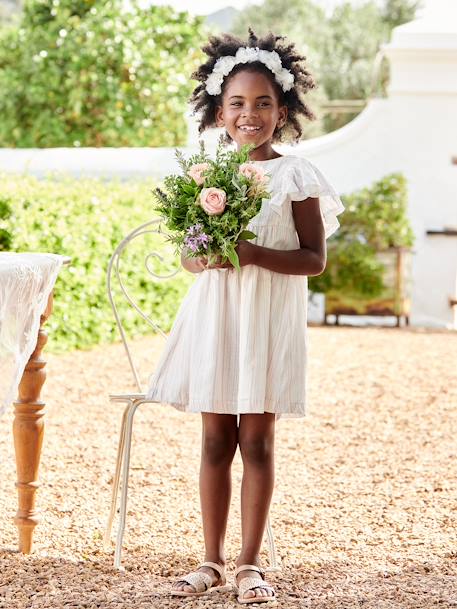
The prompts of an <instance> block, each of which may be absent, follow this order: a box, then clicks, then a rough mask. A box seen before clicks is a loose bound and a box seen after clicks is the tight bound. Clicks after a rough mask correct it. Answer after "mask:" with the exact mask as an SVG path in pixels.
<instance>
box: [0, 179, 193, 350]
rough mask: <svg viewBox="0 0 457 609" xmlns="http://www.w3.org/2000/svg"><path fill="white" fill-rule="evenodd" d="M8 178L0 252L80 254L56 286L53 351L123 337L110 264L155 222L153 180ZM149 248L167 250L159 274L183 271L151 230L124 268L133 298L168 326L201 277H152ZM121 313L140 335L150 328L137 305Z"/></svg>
mask: <svg viewBox="0 0 457 609" xmlns="http://www.w3.org/2000/svg"><path fill="white" fill-rule="evenodd" d="M0 177H1V187H0V250H1V249H3V250H6V249H9V250H11V251H27V252H52V253H57V254H64V255H66V256H69V257H71V259H72V263H71V266H69V267H65V268H64V269H62V271H61V273H60V275H59V278H58V280H57V283H56V288H55V304H54V312H53V315H52V316H51V318H50V319H49V321H48V323H47V327H48V329H49V347H48V350H50V351H55V352H60V351H64V350H68V349H75V348H87V347H91V346H93V345H95V344H99V343H106V342H111V341H114V340H118V339H119V336H118V334H117V329H116V327H115V325H114V317H113V314H112V312H111V307H110V305H109V302H108V297H107V292H106V271H107V266H108V261H109V258H110V256H111V254H112V253H113V251H114V249H115V247H116V246H117V245H118V243H119V242H120V241H121V239H122V238H123V237H124V236H125V235H126V234H127V233H128V232H130V231H131V230H132V229H134V228H135V227H136V226H138V225H140V224H142V223H143V222H147V221H148V220H151V219H153V217H154V216H153V213H152V204H153V198H152V193H151V191H152V188H153V187H154V184H153V182H149V181H144V182H138V181H135V182H107V183H104V182H102V181H100V180H96V179H84V180H79V181H76V180H74V179H70V178H65V179H47V180H42V181H40V180H37V179H36V178H33V177H22V176H21V177H11V176H7V175H3V176H0ZM145 249H146V251H150V252H152V251H158V250H159V251H160V252H161V254H163V255H164V262H163V263H161V262H160V261H158V260H157V259H156V258H151V259H150V263H151V266H152V268H153V270H154V271H155V272H157V273H159V274H160V273H161V274H165V273H167V272H171V271H173V270H174V269H176V268H179V266H180V265H179V260H178V259H177V257H176V255H175V253H174V250H173V248H171V246H170V245H169V244H168V243H165V242H164V240H163V237H161V236H158V235H146V236H145V238H144V241H142V242H141V243H140V241H137V242H134V243H132V244H131V246H129V248H128V249H127V251H126V254H127V255H126V257H125V264H124V267H123V268H125V275H124V274H123V273H122V275H123V276H124V277H125V280H126V286H127V288H128V289H129V291H130V292H131V294H132V296H133V297H134V298H135V299H136V300H137V302H138V304H139V306H140V307H141V308H142V309H144V310H145V312H146V313H148V314H150V316H151V317H152V318H153V319H154V320H156V321H157V322H158V323H159V325H160V327H161V328H162V329H163V330H164V331H167V330H169V329H170V327H171V325H172V322H173V319H174V317H175V315H176V312H177V309H178V307H179V304H180V302H181V300H182V298H183V296H184V294H185V293H186V291H187V289H188V287H189V285H190V284H191V283H192V281H193V277H192V275H190V274H189V273H187V272H186V271H181V272H179V273H178V274H177V275H176V277H174V278H173V279H169V280H159V279H155V278H153V277H151V276H150V275H149V274H148V273H147V271H146V270H145V268H144V251H145ZM121 270H122V267H121ZM121 302H124V301H123V300H122V299H121ZM121 313H122V317H123V320H124V321H125V325H126V328H127V329H128V331H129V332H130V333H131V335H132V336H139V335H141V334H145V333H146V332H148V331H150V330H148V326H147V324H145V323H144V322H143V321H142V320H141V318H140V316H139V315H138V313H136V312H135V311H134V310H133V309H131V308H130V307H128V306H126V305H124V306H122V308H121Z"/></svg>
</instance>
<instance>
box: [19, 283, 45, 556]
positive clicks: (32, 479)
mask: <svg viewBox="0 0 457 609" xmlns="http://www.w3.org/2000/svg"><path fill="white" fill-rule="evenodd" d="M52 302H53V293H52V292H51V294H50V295H49V299H48V304H47V306H46V310H45V312H44V313H43V315H42V316H41V318H40V329H39V331H38V339H37V344H36V347H35V350H34V352H33V353H32V355H31V356H30V359H29V361H28V363H27V366H26V367H25V370H24V374H23V375H22V379H21V382H20V384H19V391H18V394H19V395H18V399H17V401H16V402H14V408H15V416H14V422H13V436H14V449H15V452H16V470H17V483H16V486H17V489H18V495H19V501H18V511H17V514H16V518H15V520H14V521H15V523H16V525H17V526H18V529H19V551H20V552H23V553H24V554H29V553H30V552H31V551H32V537H33V530H34V528H35V526H36V525H37V524H38V522H39V512H38V510H36V509H35V492H36V490H37V488H38V467H39V465H40V456H41V446H42V443H43V432H44V406H45V404H44V402H42V401H41V400H40V393H41V388H42V387H43V384H44V381H45V380H46V371H45V369H44V367H45V366H46V361H45V360H44V359H42V357H41V352H42V350H43V348H44V346H45V344H46V342H47V340H48V337H47V334H46V332H45V331H44V330H43V325H44V323H45V322H46V320H47V319H48V317H49V316H50V315H51V312H52Z"/></svg>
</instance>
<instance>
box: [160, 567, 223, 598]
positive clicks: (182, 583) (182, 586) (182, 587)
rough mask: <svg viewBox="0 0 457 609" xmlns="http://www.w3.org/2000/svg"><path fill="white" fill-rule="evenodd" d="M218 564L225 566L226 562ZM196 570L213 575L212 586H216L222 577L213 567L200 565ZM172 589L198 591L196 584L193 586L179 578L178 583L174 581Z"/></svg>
mask: <svg viewBox="0 0 457 609" xmlns="http://www.w3.org/2000/svg"><path fill="white" fill-rule="evenodd" d="M217 564H219V565H221V567H224V566H225V565H224V563H220V562H218V563H217ZM195 571H200V572H201V573H207V574H208V575H209V576H210V577H211V585H212V586H215V585H216V584H217V583H218V582H219V580H220V579H221V577H220V575H219V573H218V572H217V571H216V570H215V569H213V568H211V567H199V568H198V569H196V570H195ZM172 589H173V590H180V591H181V590H182V591H184V592H195V591H196V590H195V586H191V585H190V584H189V583H188V582H186V581H183V580H178V581H177V582H176V583H174V584H173V586H172Z"/></svg>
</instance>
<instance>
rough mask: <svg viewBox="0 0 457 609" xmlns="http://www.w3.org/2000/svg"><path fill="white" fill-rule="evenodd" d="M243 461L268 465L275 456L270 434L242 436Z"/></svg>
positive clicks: (241, 450)
mask: <svg viewBox="0 0 457 609" xmlns="http://www.w3.org/2000/svg"><path fill="white" fill-rule="evenodd" d="M240 452H241V456H242V458H243V461H247V462H248V463H251V464H252V465H266V464H267V463H269V462H270V461H271V459H272V458H273V441H272V439H271V438H269V437H268V436H253V437H248V438H243V439H241V438H240Z"/></svg>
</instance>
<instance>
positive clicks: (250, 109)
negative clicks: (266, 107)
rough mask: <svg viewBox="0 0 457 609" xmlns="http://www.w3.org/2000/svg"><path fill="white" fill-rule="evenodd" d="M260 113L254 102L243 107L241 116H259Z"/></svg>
mask: <svg viewBox="0 0 457 609" xmlns="http://www.w3.org/2000/svg"><path fill="white" fill-rule="evenodd" d="M258 115H259V111H258V108H257V106H256V105H255V104H253V105H249V104H246V105H245V106H244V108H243V111H242V112H241V116H258Z"/></svg>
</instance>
